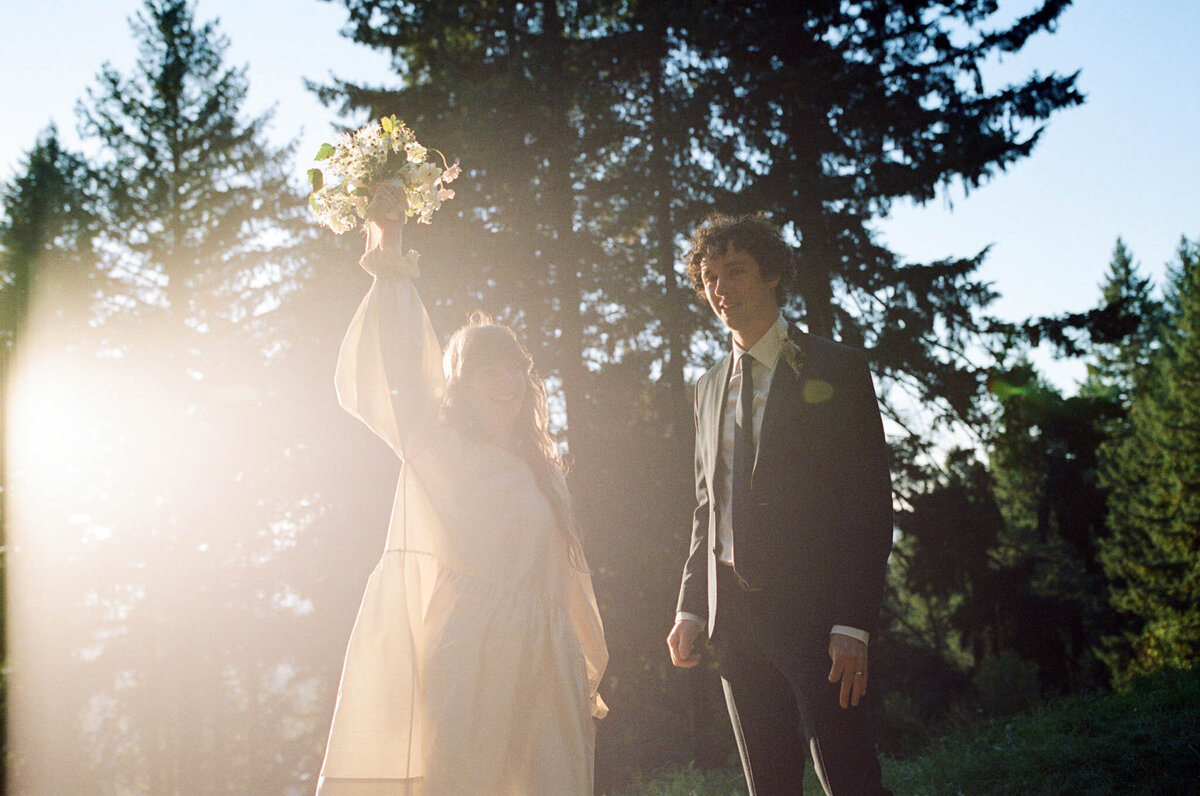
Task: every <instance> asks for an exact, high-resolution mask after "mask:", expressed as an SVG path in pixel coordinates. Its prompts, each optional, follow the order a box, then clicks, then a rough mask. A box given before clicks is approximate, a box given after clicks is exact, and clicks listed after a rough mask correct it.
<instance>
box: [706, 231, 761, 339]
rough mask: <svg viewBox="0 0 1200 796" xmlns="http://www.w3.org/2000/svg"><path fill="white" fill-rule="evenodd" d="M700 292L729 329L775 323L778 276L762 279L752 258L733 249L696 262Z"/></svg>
mask: <svg viewBox="0 0 1200 796" xmlns="http://www.w3.org/2000/svg"><path fill="white" fill-rule="evenodd" d="M700 278H701V280H703V282H704V295H705V297H706V298H707V299H708V305H709V306H710V307H712V310H713V312H714V313H716V315H717V317H718V318H720V319H721V321H722V322H723V323H724V324H725V326H727V327H728V328H729V329H730V330H731V331H734V332H743V333H746V332H752V331H756V330H759V329H764V328H766V327H767V326H769V325H770V324H772V323H774V322H775V317H776V316H777V315H778V314H779V307H778V306H777V305H776V303H775V287H776V286H777V285H778V284H779V277H775V278H774V279H770V280H767V279H763V275H762V271H761V270H760V269H759V267H758V261H756V260H755V259H754V258H753V257H752V256H751V255H749V254H747V253H746V252H741V251H738V250H737V249H734V248H729V249H726V250H725V253H724V254H722V255H720V256H718V257H714V258H712V259H706V260H704V261H703V262H702V263H701V264H700Z"/></svg>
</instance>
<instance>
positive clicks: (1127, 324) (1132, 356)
mask: <svg viewBox="0 0 1200 796" xmlns="http://www.w3.org/2000/svg"><path fill="white" fill-rule="evenodd" d="M1152 292H1153V284H1152V280H1151V279H1150V277H1148V276H1143V275H1142V274H1141V271H1140V269H1139V267H1138V265H1137V263H1136V262H1134V259H1133V254H1132V253H1131V252H1130V251H1129V249H1128V248H1127V247H1126V245H1125V242H1124V241H1123V240H1121V239H1120V238H1118V239H1117V242H1116V245H1115V246H1114V248H1113V256H1112V260H1111V261H1110V263H1109V266H1108V273H1107V274H1106V276H1105V280H1104V284H1103V285H1102V286H1101V299H1102V302H1103V303H1102V304H1101V306H1100V307H1099V308H1098V312H1097V314H1096V315H1095V316H1094V317H1093V318H1092V320H1091V323H1090V324H1089V327H1090V329H1089V330H1090V333H1091V337H1092V341H1093V342H1092V346H1091V351H1090V352H1089V353H1090V356H1091V357H1093V358H1094V359H1095V362H1091V363H1089V364H1088V366H1087V368H1088V370H1087V372H1088V377H1087V381H1086V382H1085V383H1084V384H1083V386H1082V388H1081V393H1083V394H1086V395H1095V396H1097V397H1100V398H1104V399H1106V400H1109V401H1112V402H1114V403H1115V404H1116V405H1117V406H1118V407H1120V408H1121V410H1122V415H1125V414H1127V413H1128V411H1129V408H1130V406H1132V404H1133V402H1134V393H1135V390H1136V386H1137V382H1138V376H1139V374H1141V373H1143V372H1145V371H1146V369H1147V368H1148V366H1149V363H1150V359H1151V356H1152V355H1153V353H1154V350H1155V348H1156V346H1157V337H1158V331H1159V327H1160V325H1161V324H1162V321H1163V307H1162V302H1161V301H1159V300H1157V299H1155V298H1154V297H1153V295H1152ZM1116 430H1117V429H1113V431H1116Z"/></svg>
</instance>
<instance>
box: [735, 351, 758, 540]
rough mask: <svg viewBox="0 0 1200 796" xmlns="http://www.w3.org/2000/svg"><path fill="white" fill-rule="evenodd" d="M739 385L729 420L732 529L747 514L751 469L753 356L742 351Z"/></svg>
mask: <svg viewBox="0 0 1200 796" xmlns="http://www.w3.org/2000/svg"><path fill="white" fill-rule="evenodd" d="M738 362H739V363H741V365H740V366H741V369H742V388H741V391H740V392H739V393H738V402H737V407H736V409H735V410H734V423H733V489H732V490H731V492H732V494H731V496H730V497H731V505H730V510H731V514H732V517H731V519H732V520H733V533H734V535H735V538H736V536H737V534H741V533H744V532H745V530H746V525H745V521H746V519H747V518H748V517H749V511H748V508H749V505H750V479H751V475H752V473H753V472H754V375H753V373H754V368H752V367H751V365H752V364H753V362H754V358H753V357H752V356H750V355H749V354H742V356H741V358H740V359H739V360H738Z"/></svg>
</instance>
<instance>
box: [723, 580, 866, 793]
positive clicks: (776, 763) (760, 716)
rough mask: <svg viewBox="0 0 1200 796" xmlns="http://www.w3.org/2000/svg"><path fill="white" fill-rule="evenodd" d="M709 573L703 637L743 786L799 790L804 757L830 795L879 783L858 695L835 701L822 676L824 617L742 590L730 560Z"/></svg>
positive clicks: (825, 664) (826, 662)
mask: <svg viewBox="0 0 1200 796" xmlns="http://www.w3.org/2000/svg"><path fill="white" fill-rule="evenodd" d="M717 573H718V574H717V605H718V609H717V621H716V627H715V628H714V629H713V646H714V647H715V648H716V653H717V660H718V662H719V664H720V668H721V680H722V686H723V687H724V689H725V701H726V705H727V707H728V709H729V717H730V719H731V720H732V722H733V729H734V735H735V737H736V738H737V742H738V753H739V754H740V755H741V759H742V767H743V769H744V770H745V774H746V783H747V785H748V787H749V788H750V794H751V796H756V795H757V796H787V795H788V794H802V793H803V792H804V786H803V781H804V768H805V759H806V758H811V759H812V761H813V767H814V769H815V770H816V773H817V777H818V779H820V781H821V784H822V786H823V787H824V789H825V792H826V793H827V794H830V796H877V795H878V794H887V793H889V792H888V791H887V790H885V789H884V788H883V786H882V784H881V781H880V769H879V760H878V758H877V757H876V754H875V744H874V737H873V733H872V731H871V726H870V712H869V710H870V708H869V706H868V704H867V702H866V699H865V698H864V699H863V700H861V701H860V702H859V704H858V707H849V708H845V709H843V708H841V707H840V706H839V704H838V695H839V692H840V689H841V685H840V683H830V682H829V680H828V675H829V667H830V659H829V627H827V626H826V627H824V628H821V627H805V623H804V622H802V621H797V616H798V615H800V614H801V613H802V607H797V606H786V605H780V604H778V598H777V597H774V596H773V595H771V594H770V593H769V592H765V591H758V592H751V591H747V590H746V589H744V588H743V587H742V586H740V585H739V584H738V581H737V577H736V575H735V574H734V572H733V568H732V567H730V566H727V565H724V564H720V565H718V566H717ZM810 624H811V623H810Z"/></svg>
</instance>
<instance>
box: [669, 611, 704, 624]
mask: <svg viewBox="0 0 1200 796" xmlns="http://www.w3.org/2000/svg"><path fill="white" fill-rule="evenodd" d="M681 619H690V620H692V621H693V622H695V623H696V624H698V625H703V624H705V622H704V618H703V617H699V616H696V615H695V614H692V613H688V612H687V611H679V612H678V613H676V614H675V621H676V622H678V621H679V620H681Z"/></svg>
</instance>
